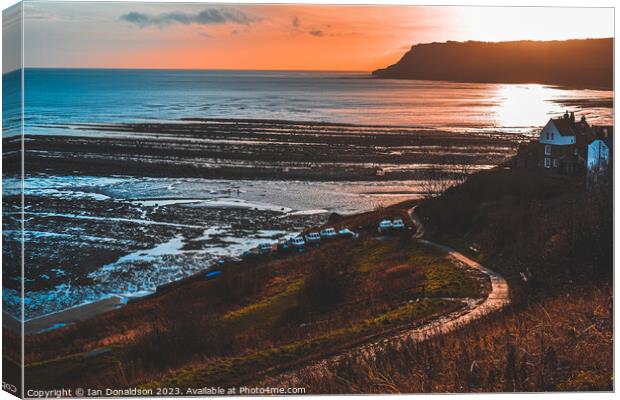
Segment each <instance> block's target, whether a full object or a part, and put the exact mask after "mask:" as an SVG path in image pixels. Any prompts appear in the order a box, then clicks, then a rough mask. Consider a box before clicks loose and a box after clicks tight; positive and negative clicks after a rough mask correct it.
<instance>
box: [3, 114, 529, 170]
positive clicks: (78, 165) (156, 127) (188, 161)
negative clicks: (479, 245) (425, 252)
mask: <svg viewBox="0 0 620 400" xmlns="http://www.w3.org/2000/svg"><path fill="white" fill-rule="evenodd" d="M65 128H66V132H67V135H66V136H65V135H63V136H42V135H26V146H25V147H26V170H27V171H28V173H38V172H45V173H56V174H76V173H79V174H90V175H99V176H102V175H112V174H124V175H135V176H168V177H204V178H227V179H283V180H298V179H299V180H394V179H423V178H424V177H425V174H426V173H427V172H428V170H429V168H433V169H434V170H435V171H439V172H441V173H446V174H449V173H450V172H451V171H452V170H453V169H454V168H455V166H460V165H467V166H468V168H471V169H473V170H475V169H482V168H487V167H489V166H491V165H497V164H499V163H501V162H502V161H503V160H505V159H506V157H507V156H508V155H510V154H512V153H513V152H514V150H515V149H516V146H517V145H518V142H519V141H520V140H524V137H522V136H520V135H515V134H505V133H501V132H496V133H475V132H474V133H467V134H463V133H451V132H443V131H437V130H428V129H422V128H407V127H387V126H362V125H346V124H333V123H329V124H328V123H309V122H294V121H271V120H222V119H194V120H184V121H179V122H176V123H136V124H88V125H67V126H66V127H65ZM17 146H18V143H17V142H14V141H10V140H8V141H5V157H11V156H13V157H17V156H18V155H19V153H15V152H13V153H11V152H10V151H11V150H15V149H16V148H17Z"/></svg>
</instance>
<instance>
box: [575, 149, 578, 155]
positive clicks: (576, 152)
mask: <svg viewBox="0 0 620 400" xmlns="http://www.w3.org/2000/svg"><path fill="white" fill-rule="evenodd" d="M577 154H579V152H578V151H577V148H576V147H575V155H577Z"/></svg>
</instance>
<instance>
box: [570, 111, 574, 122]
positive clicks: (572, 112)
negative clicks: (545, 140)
mask: <svg viewBox="0 0 620 400" xmlns="http://www.w3.org/2000/svg"><path fill="white" fill-rule="evenodd" d="M570 122H572V123H573V124H574V123H575V112H574V111H571V113H570Z"/></svg>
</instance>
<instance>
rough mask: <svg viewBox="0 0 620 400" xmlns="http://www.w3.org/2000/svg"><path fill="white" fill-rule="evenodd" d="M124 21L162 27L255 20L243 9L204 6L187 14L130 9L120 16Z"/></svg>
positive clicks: (141, 25)
mask: <svg viewBox="0 0 620 400" xmlns="http://www.w3.org/2000/svg"><path fill="white" fill-rule="evenodd" d="M120 19H121V20H122V21H125V22H129V23H131V24H134V25H137V26H139V27H140V28H145V27H147V26H157V27H160V28H163V27H165V26H168V25H172V24H182V25H191V24H196V25H215V24H226V23H233V24H240V25H249V24H251V23H253V22H256V21H257V19H256V18H252V17H250V16H248V15H247V14H245V13H244V12H243V11H240V10H237V9H234V8H206V9H204V10H202V11H200V12H199V13H197V14H189V13H185V12H181V11H173V12H168V13H163V14H158V15H151V14H146V13H141V12H138V11H131V12H129V13H127V14H123V15H121V16H120Z"/></svg>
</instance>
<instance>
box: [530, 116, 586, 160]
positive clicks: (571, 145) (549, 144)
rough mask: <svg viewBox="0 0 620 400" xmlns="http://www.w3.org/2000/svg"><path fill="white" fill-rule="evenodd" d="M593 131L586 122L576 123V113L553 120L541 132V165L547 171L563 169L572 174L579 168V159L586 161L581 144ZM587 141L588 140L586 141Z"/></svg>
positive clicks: (582, 119) (582, 120)
mask: <svg viewBox="0 0 620 400" xmlns="http://www.w3.org/2000/svg"><path fill="white" fill-rule="evenodd" d="M590 131H591V129H590V126H589V125H588V123H587V122H586V120H585V117H582V118H581V121H579V122H575V113H570V114H569V113H568V112H566V113H565V114H564V116H563V117H562V118H551V119H550V120H549V122H547V125H545V127H544V128H543V129H542V130H541V131H540V136H539V143H540V146H541V147H542V160H540V161H539V162H540V164H539V165H541V166H542V167H544V168H546V169H561V170H563V171H564V172H572V171H574V170H575V169H576V168H577V163H578V161H579V160H578V159H579V157H582V159H585V154H580V152H581V153H585V151H584V149H581V150H580V148H581V147H584V146H581V144H582V143H583V142H584V136H589V135H590V134H591V133H590ZM586 140H587V139H586Z"/></svg>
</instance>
